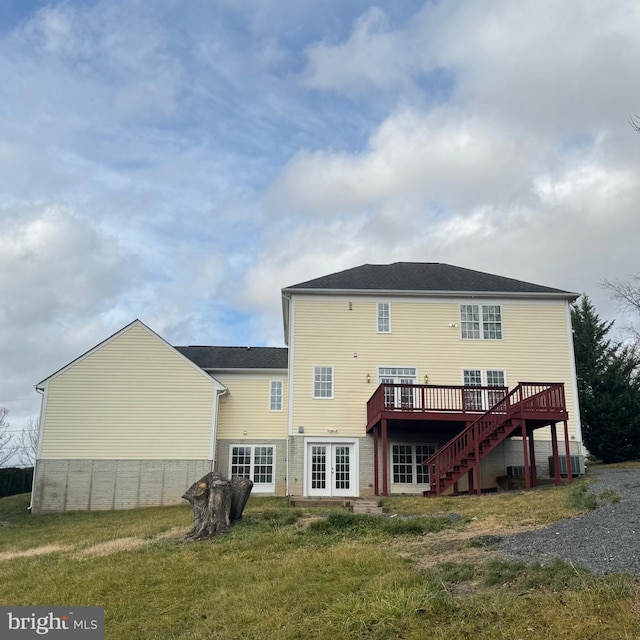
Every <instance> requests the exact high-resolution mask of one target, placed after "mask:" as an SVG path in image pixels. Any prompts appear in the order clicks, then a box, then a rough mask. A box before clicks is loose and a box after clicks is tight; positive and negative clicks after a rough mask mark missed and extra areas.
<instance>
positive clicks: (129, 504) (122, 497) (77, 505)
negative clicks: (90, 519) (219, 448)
mask: <svg viewBox="0 0 640 640" xmlns="http://www.w3.org/2000/svg"><path fill="white" fill-rule="evenodd" d="M209 471H211V461H210V460H38V461H37V463H36V468H35V482H34V490H33V497H32V509H33V513H44V512H49V511H100V510H110V509H135V508H137V507H156V506H167V505H174V504H181V503H184V504H186V502H184V500H183V499H182V494H183V493H184V492H185V491H186V490H187V489H188V488H189V487H190V486H191V485H192V484H193V483H194V482H197V481H198V480H199V479H200V478H201V477H202V476H204V475H205V474H207V473H209Z"/></svg>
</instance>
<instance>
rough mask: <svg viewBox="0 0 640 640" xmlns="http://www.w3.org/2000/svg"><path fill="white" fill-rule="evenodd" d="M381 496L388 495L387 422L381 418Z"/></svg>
mask: <svg viewBox="0 0 640 640" xmlns="http://www.w3.org/2000/svg"><path fill="white" fill-rule="evenodd" d="M382 495H383V496H385V497H387V496H388V495H389V450H388V447H387V420H386V418H382Z"/></svg>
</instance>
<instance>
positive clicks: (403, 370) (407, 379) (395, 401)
mask: <svg viewBox="0 0 640 640" xmlns="http://www.w3.org/2000/svg"><path fill="white" fill-rule="evenodd" d="M378 382H379V383H380V384H401V385H404V386H402V387H385V390H384V404H385V406H386V407H389V408H396V409H400V408H402V409H413V408H414V406H415V404H416V402H415V398H414V393H415V390H414V389H411V386H413V385H415V384H416V369H415V368H414V367H379V369H378Z"/></svg>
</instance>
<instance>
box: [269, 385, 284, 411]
mask: <svg viewBox="0 0 640 640" xmlns="http://www.w3.org/2000/svg"><path fill="white" fill-rule="evenodd" d="M269 410H270V411H282V380H272V381H271V392H270V397H269Z"/></svg>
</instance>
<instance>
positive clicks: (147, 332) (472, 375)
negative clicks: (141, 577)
mask: <svg viewBox="0 0 640 640" xmlns="http://www.w3.org/2000/svg"><path fill="white" fill-rule="evenodd" d="M576 298H577V295H576V294H574V293H571V292H568V291H562V290H558V289H553V288H550V287H545V286H541V285H536V284H531V283H527V282H521V281H518V280H513V279H511V278H505V277H501V276H495V275H491V274H487V273H482V272H478V271H472V270H469V269H463V268H460V267H454V266H450V265H446V264H438V263H409V262H400V263H394V264H390V265H362V266H360V267H356V268H353V269H348V270H346V271H342V272H339V273H335V274H331V275H328V276H324V277H320V278H317V279H314V280H310V281H308V282H303V283H300V284H297V285H293V286H290V287H286V288H284V289H283V290H282V310H283V320H284V340H285V344H286V347H282V348H269V347H216V346H186V347H182V346H176V347H174V346H172V345H170V344H168V343H167V342H166V341H165V340H164V339H163V338H161V337H160V336H158V335H157V334H156V333H154V332H153V331H152V330H151V329H150V328H149V327H147V326H146V325H144V324H143V323H142V322H140V321H139V320H136V321H134V322H132V323H131V324H129V325H128V326H126V327H124V328H123V329H121V330H120V331H119V332H117V333H116V334H114V335H113V336H111V337H110V338H108V339H107V340H105V341H104V342H102V343H100V344H99V345H97V346H96V347H94V348H93V349H91V350H90V351H88V352H87V353H86V354H84V355H83V356H81V357H79V358H78V359H76V360H74V361H73V362H71V363H70V364H68V365H67V366H65V367H63V368H62V369H60V370H59V371H57V372H56V373H54V374H53V375H51V376H49V377H48V378H46V379H45V380H43V381H42V382H40V383H38V385H36V388H37V389H38V391H39V392H40V393H41V394H42V415H41V425H42V430H41V434H40V442H39V451H38V460H37V463H36V471H35V478H34V489H33V497H32V507H33V510H34V512H40V511H50V510H54V511H59V510H70V509H114V508H128V507H135V506H144V505H156V504H158V505H159V504H172V503H176V502H180V496H181V495H182V493H183V492H184V490H185V489H186V488H187V487H188V486H189V485H190V484H191V483H192V482H194V481H195V480H197V479H199V477H200V476H201V475H203V474H204V473H206V472H207V471H209V470H211V469H216V470H219V471H221V472H222V473H225V474H227V475H247V476H249V477H251V478H252V479H253V481H254V492H262V493H265V494H269V495H289V496H295V497H322V496H325V497H364V496H372V495H388V494H394V493H402V494H405V493H406V494H412V493H413V494H422V493H425V494H426V495H436V494H440V493H442V492H444V491H453V492H457V491H477V492H479V491H480V490H481V489H486V488H491V487H495V486H496V482H497V478H498V477H500V476H503V475H505V474H506V473H507V469H508V468H513V467H518V468H522V469H524V470H525V474H524V475H525V476H526V480H527V484H530V483H532V484H535V482H536V478H537V476H538V475H539V474H540V473H543V474H544V473H545V472H546V471H547V469H546V467H545V465H543V464H541V462H542V461H546V459H547V457H549V456H552V457H553V458H554V460H555V464H556V465H557V464H558V463H559V456H558V452H559V446H558V435H557V432H556V425H557V424H558V423H559V424H561V425H562V427H563V429H564V431H563V434H562V437H561V438H560V439H561V440H564V443H563V444H562V445H561V446H560V449H562V453H563V454H564V455H565V456H567V458H566V460H569V461H570V460H571V458H570V457H569V454H571V455H573V454H581V453H582V445H581V440H582V438H581V433H580V423H579V411H578V400H577V386H576V375H575V365H574V357H573V344H572V334H571V324H570V303H571V302H572V301H573V300H575V299H576ZM562 447H564V448H562ZM427 460H428V461H429V462H428V463H426V464H423V463H425V462H426V461H427ZM523 462H524V464H523ZM556 477H559V473H557V474H556Z"/></svg>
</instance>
